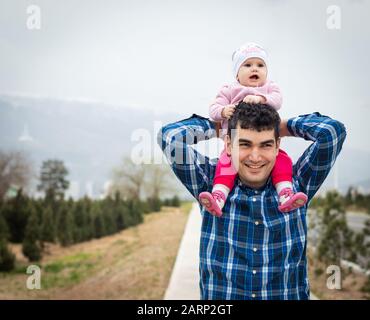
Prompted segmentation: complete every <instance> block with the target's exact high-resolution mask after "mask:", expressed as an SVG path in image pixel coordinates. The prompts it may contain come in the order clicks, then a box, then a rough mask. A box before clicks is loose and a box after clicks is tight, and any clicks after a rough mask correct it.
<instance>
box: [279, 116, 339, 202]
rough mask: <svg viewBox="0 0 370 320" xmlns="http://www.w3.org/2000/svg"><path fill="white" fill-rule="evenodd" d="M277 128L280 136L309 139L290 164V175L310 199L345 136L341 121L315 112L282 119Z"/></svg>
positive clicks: (326, 174) (333, 159)
mask: <svg viewBox="0 0 370 320" xmlns="http://www.w3.org/2000/svg"><path fill="white" fill-rule="evenodd" d="M284 127H285V128H284ZM280 130H281V133H282V134H281V135H282V136H284V135H292V136H296V137H301V138H304V139H305V140H310V141H313V144H312V145H310V146H309V147H308V148H307V149H306V150H305V152H304V153H303V155H302V156H301V157H300V158H299V159H298V161H297V163H296V164H295V165H294V168H293V174H294V176H296V177H297V178H298V181H299V183H300V185H301V187H302V188H303V190H304V191H305V192H306V194H307V196H308V199H309V200H310V199H312V197H313V196H314V195H315V193H316V192H317V190H318V189H319V188H320V186H321V185H322V183H323V182H324V180H325V178H326V177H327V176H328V174H329V172H330V169H331V168H332V167H333V166H334V162H335V160H336V158H337V157H338V155H339V153H340V151H341V150H342V146H343V142H344V140H345V138H346V129H345V127H344V125H343V124H342V123H341V122H339V121H337V120H334V119H331V118H329V117H327V116H323V115H321V114H320V113H318V112H315V113H313V114H308V115H303V116H299V117H296V118H292V119H289V120H288V121H282V125H281V127H280Z"/></svg>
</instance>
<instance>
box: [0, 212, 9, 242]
mask: <svg viewBox="0 0 370 320" xmlns="http://www.w3.org/2000/svg"><path fill="white" fill-rule="evenodd" d="M0 239H3V240H5V241H8V239H9V228H8V225H7V224H6V221H5V219H4V217H3V214H2V212H0Z"/></svg>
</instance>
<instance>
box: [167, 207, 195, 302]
mask: <svg viewBox="0 0 370 320" xmlns="http://www.w3.org/2000/svg"><path fill="white" fill-rule="evenodd" d="M201 223H202V217H201V214H200V212H199V206H198V204H197V203H193V207H192V209H191V212H190V214H189V218H188V222H187V224H186V227H185V231H184V235H183V237H182V240H181V243H180V247H179V251H178V254H177V258H176V262H175V266H174V268H173V271H172V275H171V279H170V283H169V285H168V288H167V291H166V294H165V296H164V299H165V300H199V299H200V289H199V240H200V228H201Z"/></svg>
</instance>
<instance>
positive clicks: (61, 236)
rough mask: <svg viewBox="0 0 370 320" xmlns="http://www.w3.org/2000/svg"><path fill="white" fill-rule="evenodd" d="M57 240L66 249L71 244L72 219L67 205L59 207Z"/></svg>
mask: <svg viewBox="0 0 370 320" xmlns="http://www.w3.org/2000/svg"><path fill="white" fill-rule="evenodd" d="M57 225H58V232H57V233H58V240H59V242H60V243H61V245H62V246H64V247H66V246H69V245H71V244H72V243H73V229H74V224H73V217H72V214H71V212H70V210H69V208H68V206H67V205H63V206H61V207H60V211H59V219H58V223H57Z"/></svg>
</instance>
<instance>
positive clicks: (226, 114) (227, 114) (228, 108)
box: [221, 104, 235, 119]
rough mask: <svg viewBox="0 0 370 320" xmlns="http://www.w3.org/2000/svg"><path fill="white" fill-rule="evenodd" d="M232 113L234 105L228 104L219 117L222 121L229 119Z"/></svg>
mask: <svg viewBox="0 0 370 320" xmlns="http://www.w3.org/2000/svg"><path fill="white" fill-rule="evenodd" d="M234 111H235V105H234V104H229V105H227V106H225V107H224V108H223V109H222V112H221V116H222V117H223V118H224V119H230V118H231V116H232V115H233V114H234Z"/></svg>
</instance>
